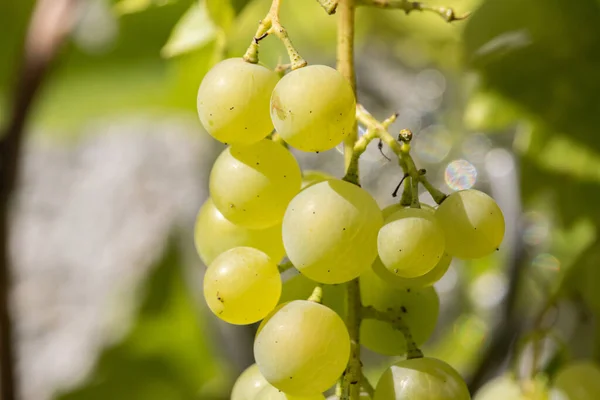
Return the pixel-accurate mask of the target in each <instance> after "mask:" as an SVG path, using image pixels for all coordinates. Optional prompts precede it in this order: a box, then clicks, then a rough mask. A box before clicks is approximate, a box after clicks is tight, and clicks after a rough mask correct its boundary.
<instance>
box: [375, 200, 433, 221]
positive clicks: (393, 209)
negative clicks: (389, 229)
mask: <svg viewBox="0 0 600 400" xmlns="http://www.w3.org/2000/svg"><path fill="white" fill-rule="evenodd" d="M405 208H409V207H406V206H403V205H402V204H400V203H396V204H391V205H389V206H387V207H386V208H384V209H383V210H381V213H382V214H383V219H384V220H385V221H387V220H388V218H389V217H390V216H391V215H392V214H394V213H395V212H396V211H400V210H404V209H405ZM421 210H425V211H429V212H431V213H434V212H435V208H433V207H432V206H430V205H429V204H422V203H421Z"/></svg>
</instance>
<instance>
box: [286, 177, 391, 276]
mask: <svg viewBox="0 0 600 400" xmlns="http://www.w3.org/2000/svg"><path fill="white" fill-rule="evenodd" d="M382 222H383V218H382V216H381V211H380V210H379V207H378V206H377V203H376V202H375V200H374V199H373V197H371V195H370V194H369V193H367V192H366V191H365V190H364V189H361V188H360V187H358V186H356V185H353V184H351V183H348V182H344V181H341V180H338V179H333V180H329V181H325V182H321V183H317V184H315V185H312V186H310V187H308V188H306V189H304V190H302V191H301V192H300V193H299V194H298V195H297V196H296V197H294V199H293V200H292V201H291V202H290V204H289V206H288V208H287V210H286V212H285V216H284V219H283V226H282V233H283V245H284V247H285V250H286V253H287V256H288V258H289V259H290V261H291V262H292V263H293V264H294V266H295V267H296V268H297V269H298V270H299V271H300V272H301V273H302V274H304V275H306V276H307V277H308V278H310V279H312V280H315V281H317V282H322V283H328V284H333V283H342V282H347V281H349V280H351V279H354V278H356V277H358V276H359V275H360V274H361V273H362V272H363V271H365V270H367V269H369V267H370V266H371V264H372V263H373V260H374V259H375V257H376V255H377V232H378V231H379V228H380V227H381V224H382Z"/></svg>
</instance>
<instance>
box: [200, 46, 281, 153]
mask: <svg viewBox="0 0 600 400" xmlns="http://www.w3.org/2000/svg"><path fill="white" fill-rule="evenodd" d="M278 80H279V78H278V76H277V74H276V73H275V72H273V71H271V70H269V69H268V68H265V67H263V66H262V65H259V64H251V63H247V62H245V61H244V60H243V59H241V58H230V59H227V60H224V61H221V62H220V63H218V64H217V65H215V66H214V67H212V69H211V70H210V71H209V72H208V73H207V74H206V75H205V76H204V79H203V80H202V83H201V84H200V88H199V89H198V99H197V105H198V116H199V117H200V121H201V122H202V125H203V126H204V129H206V131H207V132H208V133H209V134H210V135H211V136H212V137H214V138H215V139H217V140H218V141H220V142H223V143H228V144H251V143H254V142H258V141H259V140H261V139H263V138H264V137H266V136H267V135H268V134H269V133H271V131H273V123H272V122H271V118H270V116H269V101H270V98H271V93H272V91H273V89H274V88H275V85H276V84H277V81H278Z"/></svg>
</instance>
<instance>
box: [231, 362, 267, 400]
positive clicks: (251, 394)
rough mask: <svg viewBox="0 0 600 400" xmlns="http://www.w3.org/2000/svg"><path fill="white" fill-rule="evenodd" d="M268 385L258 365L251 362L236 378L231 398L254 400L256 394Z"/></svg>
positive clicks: (233, 399)
mask: <svg viewBox="0 0 600 400" xmlns="http://www.w3.org/2000/svg"><path fill="white" fill-rule="evenodd" d="M266 386H270V385H269V383H268V382H267V380H266V379H265V377H264V376H262V374H261V373H260V370H259V369H258V365H256V364H252V365H251V366H249V367H248V368H246V370H245V371H244V372H242V374H241V375H240V376H239V377H238V378H237V380H236V381H235V384H234V385H233V389H232V391H231V400H255V398H256V395H257V394H258V393H259V392H260V391H261V390H262V389H263V388H264V387H266Z"/></svg>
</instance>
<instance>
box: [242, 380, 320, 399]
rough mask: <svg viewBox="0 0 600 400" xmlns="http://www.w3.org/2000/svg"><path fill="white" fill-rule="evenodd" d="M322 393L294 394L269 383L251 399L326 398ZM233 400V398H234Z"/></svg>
mask: <svg viewBox="0 0 600 400" xmlns="http://www.w3.org/2000/svg"><path fill="white" fill-rule="evenodd" d="M267 385H268V384H267ZM324 399H325V396H323V395H322V394H314V395H310V396H293V395H291V394H287V393H284V392H282V391H281V390H279V389H277V388H276V387H274V386H271V385H268V386H267V387H265V388H264V389H263V390H261V391H260V392H259V393H258V394H257V395H256V397H254V398H253V399H250V400H324ZM232 400H233V399H232Z"/></svg>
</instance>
